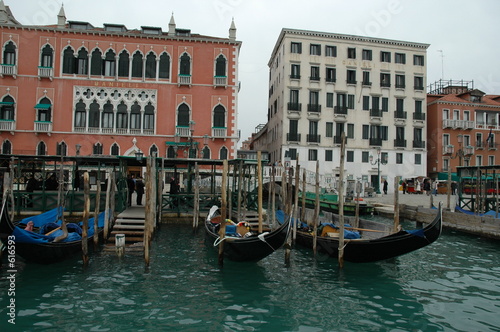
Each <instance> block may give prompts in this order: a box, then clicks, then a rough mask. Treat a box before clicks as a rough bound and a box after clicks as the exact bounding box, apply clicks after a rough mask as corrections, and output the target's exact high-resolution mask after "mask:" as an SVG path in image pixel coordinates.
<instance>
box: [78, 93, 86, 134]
mask: <svg viewBox="0 0 500 332" xmlns="http://www.w3.org/2000/svg"><path fill="white" fill-rule="evenodd" d="M86 119H87V111H86V110H85V103H84V102H83V100H82V99H80V101H79V102H78V103H76V105H75V127H80V128H85V126H86V125H87V123H86V122H87V121H86Z"/></svg>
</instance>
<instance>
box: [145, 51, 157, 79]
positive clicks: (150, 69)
mask: <svg viewBox="0 0 500 332" xmlns="http://www.w3.org/2000/svg"><path fill="white" fill-rule="evenodd" d="M146 78H156V55H155V54H154V53H153V52H149V53H148V55H147V56H146Z"/></svg>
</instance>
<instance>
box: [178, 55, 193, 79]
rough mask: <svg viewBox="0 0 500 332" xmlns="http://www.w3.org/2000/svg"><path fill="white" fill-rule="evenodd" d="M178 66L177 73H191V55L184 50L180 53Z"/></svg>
mask: <svg viewBox="0 0 500 332" xmlns="http://www.w3.org/2000/svg"><path fill="white" fill-rule="evenodd" d="M179 67H180V68H179V74H181V75H191V57H190V56H189V55H188V54H187V53H186V52H184V53H183V54H182V55H181V64H180V66H179Z"/></svg>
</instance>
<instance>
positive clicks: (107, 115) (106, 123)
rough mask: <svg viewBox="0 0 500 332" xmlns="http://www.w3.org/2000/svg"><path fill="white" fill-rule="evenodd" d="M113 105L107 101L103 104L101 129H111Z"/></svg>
mask: <svg viewBox="0 0 500 332" xmlns="http://www.w3.org/2000/svg"><path fill="white" fill-rule="evenodd" d="M113 115H114V114H113V104H111V102H110V101H108V102H107V103H106V104H104V107H103V111H102V127H103V128H113V124H114V122H113Z"/></svg>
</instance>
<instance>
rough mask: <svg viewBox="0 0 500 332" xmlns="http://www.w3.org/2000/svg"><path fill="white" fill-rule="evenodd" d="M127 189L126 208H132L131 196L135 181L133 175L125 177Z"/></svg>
mask: <svg viewBox="0 0 500 332" xmlns="http://www.w3.org/2000/svg"><path fill="white" fill-rule="evenodd" d="M127 187H128V206H132V194H133V193H134V190H135V181H134V175H133V174H132V175H130V174H129V176H128V177H127Z"/></svg>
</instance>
